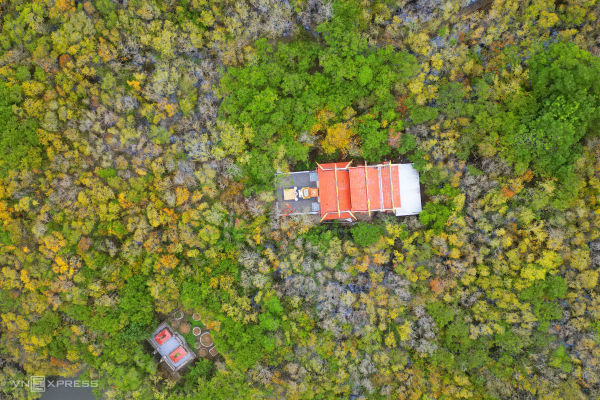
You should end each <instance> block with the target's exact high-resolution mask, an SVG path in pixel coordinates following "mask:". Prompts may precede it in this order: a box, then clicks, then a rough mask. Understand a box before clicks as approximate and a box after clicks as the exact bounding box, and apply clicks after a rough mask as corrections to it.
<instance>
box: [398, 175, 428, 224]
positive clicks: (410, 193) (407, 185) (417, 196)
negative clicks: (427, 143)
mask: <svg viewBox="0 0 600 400" xmlns="http://www.w3.org/2000/svg"><path fill="white" fill-rule="evenodd" d="M397 165H398V179H399V182H398V184H399V187H400V199H401V207H400V208H395V209H394V212H395V213H396V216H397V217H399V216H402V215H416V214H419V213H420V212H421V211H423V207H422V206H421V184H420V183H419V172H418V171H417V170H416V169H415V168H414V167H413V165H412V164H397Z"/></svg>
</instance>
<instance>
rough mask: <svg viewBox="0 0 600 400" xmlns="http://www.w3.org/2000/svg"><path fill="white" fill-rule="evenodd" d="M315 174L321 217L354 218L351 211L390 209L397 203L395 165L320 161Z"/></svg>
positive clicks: (398, 195) (397, 181)
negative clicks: (352, 165)
mask: <svg viewBox="0 0 600 400" xmlns="http://www.w3.org/2000/svg"><path fill="white" fill-rule="evenodd" d="M317 173H318V175H319V202H320V203H321V218H322V219H323V220H330V219H342V218H354V213H367V212H370V211H393V210H394V209H395V208H400V206H401V199H400V184H399V171H398V165H395V164H380V165H368V166H357V167H351V166H350V163H349V162H341V163H329V164H320V165H319V166H318V167H317Z"/></svg>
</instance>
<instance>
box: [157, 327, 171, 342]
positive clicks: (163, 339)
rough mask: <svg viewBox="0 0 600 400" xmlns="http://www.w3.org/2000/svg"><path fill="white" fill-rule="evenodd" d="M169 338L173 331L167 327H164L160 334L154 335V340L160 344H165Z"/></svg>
mask: <svg viewBox="0 0 600 400" xmlns="http://www.w3.org/2000/svg"><path fill="white" fill-rule="evenodd" d="M169 338H171V332H169V330H168V329H167V328H165V329H163V330H162V331H160V333H159V334H158V335H156V336H154V340H156V343H158V344H163V343H164V342H166V341H167V340H169Z"/></svg>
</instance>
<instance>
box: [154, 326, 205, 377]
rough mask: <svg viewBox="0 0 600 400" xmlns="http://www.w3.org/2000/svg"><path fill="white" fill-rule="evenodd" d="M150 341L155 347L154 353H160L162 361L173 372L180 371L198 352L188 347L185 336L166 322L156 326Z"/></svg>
mask: <svg viewBox="0 0 600 400" xmlns="http://www.w3.org/2000/svg"><path fill="white" fill-rule="evenodd" d="M148 342H149V343H150V345H151V346H152V347H153V348H154V353H155V354H156V353H158V354H159V355H160V357H161V361H162V362H164V363H165V365H166V366H167V367H168V368H169V370H170V371H171V372H179V371H180V370H181V369H182V368H184V367H185V366H187V365H189V364H190V363H191V362H192V361H194V359H195V358H196V354H195V353H194V352H193V351H192V350H191V349H190V348H189V347H188V345H187V343H186V341H185V339H184V338H183V336H181V335H180V334H179V333H178V332H176V331H175V330H174V329H173V328H171V326H169V324H167V323H166V322H163V323H162V324H160V325H159V326H158V328H156V330H155V331H154V333H153V334H152V336H151V337H150V338H149V339H148Z"/></svg>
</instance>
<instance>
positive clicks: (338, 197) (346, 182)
mask: <svg viewBox="0 0 600 400" xmlns="http://www.w3.org/2000/svg"><path fill="white" fill-rule="evenodd" d="M349 165H350V163H348V162H342V163H329V164H320V165H319V166H318V167H317V174H318V175H319V202H320V203H321V217H322V218H323V219H338V218H351V215H350V213H348V211H349V210H350V207H351V202H350V176H349V174H348V169H347V167H348V166H349Z"/></svg>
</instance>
